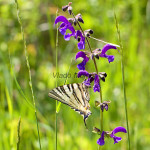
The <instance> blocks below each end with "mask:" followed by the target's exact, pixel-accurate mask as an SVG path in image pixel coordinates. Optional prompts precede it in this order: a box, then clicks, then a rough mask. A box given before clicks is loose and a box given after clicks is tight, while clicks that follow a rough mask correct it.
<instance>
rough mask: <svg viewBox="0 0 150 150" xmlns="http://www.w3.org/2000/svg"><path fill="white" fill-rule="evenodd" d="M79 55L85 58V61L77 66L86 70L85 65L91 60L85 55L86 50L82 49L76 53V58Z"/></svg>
mask: <svg viewBox="0 0 150 150" xmlns="http://www.w3.org/2000/svg"><path fill="white" fill-rule="evenodd" d="M79 57H82V58H83V61H82V62H81V63H80V64H78V65H77V68H78V69H79V70H85V65H86V63H87V62H88V61H89V58H88V57H87V56H86V55H85V53H84V52H82V51H80V52H78V53H77V54H76V59H78V58H79Z"/></svg>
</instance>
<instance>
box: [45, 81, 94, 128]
mask: <svg viewBox="0 0 150 150" xmlns="http://www.w3.org/2000/svg"><path fill="white" fill-rule="evenodd" d="M48 96H49V97H51V98H53V99H55V100H57V101H60V102H62V103H64V104H66V105H68V106H69V107H70V108H71V109H73V110H75V111H76V112H78V113H79V114H80V115H82V116H83V120H84V124H85V126H86V119H87V118H88V117H89V116H90V115H91V111H90V104H89V101H90V95H89V87H87V86H85V85H84V83H73V84H67V85H63V86H59V87H56V88H54V89H53V90H51V91H50V92H49V94H48Z"/></svg>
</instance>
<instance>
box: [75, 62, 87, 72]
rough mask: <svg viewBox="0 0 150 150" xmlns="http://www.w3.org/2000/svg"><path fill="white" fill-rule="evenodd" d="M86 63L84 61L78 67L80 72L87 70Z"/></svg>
mask: <svg viewBox="0 0 150 150" xmlns="http://www.w3.org/2000/svg"><path fill="white" fill-rule="evenodd" d="M85 65H86V62H85V61H84V60H83V61H82V62H81V63H80V64H78V65H77V68H78V69H79V70H85Z"/></svg>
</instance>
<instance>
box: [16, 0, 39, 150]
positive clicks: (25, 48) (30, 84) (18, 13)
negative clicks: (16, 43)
mask: <svg viewBox="0 0 150 150" xmlns="http://www.w3.org/2000/svg"><path fill="white" fill-rule="evenodd" d="M15 3H16V6H17V18H18V22H19V25H20V28H21V34H22V40H23V43H24V52H25V58H26V64H27V68H28V71H29V86H30V89H31V94H32V100H33V105H34V111H35V118H36V124H37V132H38V141H39V147H40V150H41V140H40V133H39V125H38V118H37V110H36V105H35V99H34V93H33V88H32V78H31V70H30V64H29V60H28V54H27V46H26V40H25V37H24V28H23V25H22V21H21V18H20V11H19V5H18V1H17V0H15Z"/></svg>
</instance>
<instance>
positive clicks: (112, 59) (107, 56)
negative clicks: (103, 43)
mask: <svg viewBox="0 0 150 150" xmlns="http://www.w3.org/2000/svg"><path fill="white" fill-rule="evenodd" d="M106 58H108V61H109V63H110V62H113V61H114V58H115V56H113V55H106Z"/></svg>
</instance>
